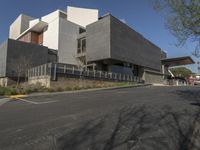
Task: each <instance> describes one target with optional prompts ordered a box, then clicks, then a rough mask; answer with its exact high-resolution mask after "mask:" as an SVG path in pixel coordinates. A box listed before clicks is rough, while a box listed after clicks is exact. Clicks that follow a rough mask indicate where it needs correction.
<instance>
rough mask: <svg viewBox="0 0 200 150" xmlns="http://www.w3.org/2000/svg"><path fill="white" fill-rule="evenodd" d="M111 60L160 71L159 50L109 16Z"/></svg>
mask: <svg viewBox="0 0 200 150" xmlns="http://www.w3.org/2000/svg"><path fill="white" fill-rule="evenodd" d="M110 19H111V58H113V59H117V60H121V61H123V62H129V63H132V64H136V65H139V66H144V67H148V68H151V69H155V70H159V71H160V69H161V61H160V58H161V49H160V48H159V47H157V46H156V45H154V44H152V43H151V42H150V41H148V40H147V39H145V38H144V37H143V36H142V35H140V34H139V33H137V32H136V31H134V30H133V29H131V28H130V27H128V26H127V25H126V24H124V23H122V22H121V21H120V20H118V19H117V18H115V17H113V16H111V17H110Z"/></svg>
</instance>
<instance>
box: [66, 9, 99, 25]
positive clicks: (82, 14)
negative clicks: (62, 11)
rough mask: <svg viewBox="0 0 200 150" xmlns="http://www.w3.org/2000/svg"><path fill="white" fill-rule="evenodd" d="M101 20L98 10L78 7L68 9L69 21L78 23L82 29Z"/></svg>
mask: <svg viewBox="0 0 200 150" xmlns="http://www.w3.org/2000/svg"><path fill="white" fill-rule="evenodd" d="M98 18H99V11H98V10H97V9H85V8H78V7H69V6H68V7H67V20H69V21H71V22H73V23H76V24H78V25H80V26H82V27H86V26H87V25H89V24H91V23H93V22H96V21H97V20H98Z"/></svg>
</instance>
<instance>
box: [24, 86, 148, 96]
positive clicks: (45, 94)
mask: <svg viewBox="0 0 200 150" xmlns="http://www.w3.org/2000/svg"><path fill="white" fill-rule="evenodd" d="M147 86H152V84H138V85H128V86H117V87H108V88H95V89H86V90H76V91H63V92H53V93H49V92H48V93H47V92H45V93H35V94H30V95H27V97H37V96H47V95H57V94H72V93H84V92H95V91H103V90H115V89H124V88H137V87H147Z"/></svg>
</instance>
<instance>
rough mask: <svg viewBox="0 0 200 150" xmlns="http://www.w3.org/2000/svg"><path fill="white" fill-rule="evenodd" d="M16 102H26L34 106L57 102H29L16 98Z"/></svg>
mask: <svg viewBox="0 0 200 150" xmlns="http://www.w3.org/2000/svg"><path fill="white" fill-rule="evenodd" d="M16 100H20V101H23V102H26V103H31V104H34V105H41V104H48V103H55V102H57V101H46V102H34V101H29V100H26V99H23V98H16Z"/></svg>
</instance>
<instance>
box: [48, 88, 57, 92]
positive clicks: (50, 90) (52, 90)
mask: <svg viewBox="0 0 200 150" xmlns="http://www.w3.org/2000/svg"><path fill="white" fill-rule="evenodd" d="M47 91H48V92H50V93H52V92H55V90H54V89H53V88H48V89H47Z"/></svg>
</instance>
